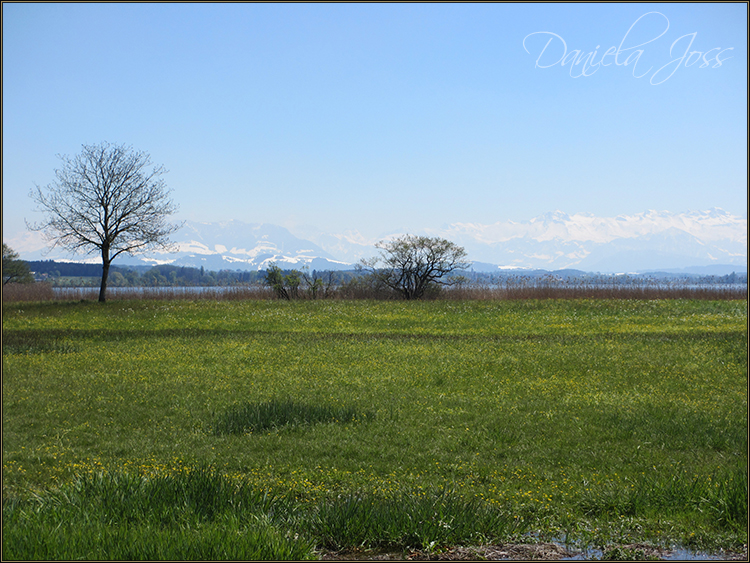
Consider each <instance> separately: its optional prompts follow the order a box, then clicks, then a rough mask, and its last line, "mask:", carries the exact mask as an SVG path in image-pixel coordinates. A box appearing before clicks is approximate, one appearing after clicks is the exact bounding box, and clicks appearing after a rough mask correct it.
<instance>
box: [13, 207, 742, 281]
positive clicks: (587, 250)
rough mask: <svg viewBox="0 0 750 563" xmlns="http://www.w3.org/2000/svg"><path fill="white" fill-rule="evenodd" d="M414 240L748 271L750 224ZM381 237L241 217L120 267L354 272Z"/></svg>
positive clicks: (543, 257)
mask: <svg viewBox="0 0 750 563" xmlns="http://www.w3.org/2000/svg"><path fill="white" fill-rule="evenodd" d="M400 234H404V233H387V234H385V235H384V236H383V237H382V238H383V239H386V240H387V239H390V238H394V237H397V236H399V235H400ZM415 234H425V235H429V236H440V237H443V238H447V239H449V240H451V241H453V242H455V243H456V244H459V245H461V246H463V247H464V248H466V251H467V252H468V255H469V258H470V259H471V260H473V261H474V268H475V270H476V271H498V270H502V269H511V268H512V269H543V270H549V271H553V270H563V269H568V268H573V269H577V270H582V271H589V272H602V273H616V272H644V271H649V270H651V271H655V270H659V271H667V270H673V271H674V270H683V271H684V270H685V269H686V268H688V269H691V268H692V270H693V271H696V272H698V271H699V270H701V269H702V270H704V271H707V270H706V269H710V268H713V269H714V270H716V273H717V274H718V273H731V271H733V270H736V271H738V272H739V271H747V219H743V218H740V217H737V216H734V215H732V214H730V213H728V212H726V211H724V210H721V209H716V208H715V209H711V210H708V211H703V212H687V213H669V212H663V211H662V212H659V211H647V212H644V213H640V214H636V215H629V216H627V215H621V216H617V217H596V216H594V215H591V214H584V213H577V214H574V215H568V214H566V213H563V212H561V211H555V212H551V213H546V214H544V215H541V216H539V217H535V218H533V219H530V220H528V221H520V222H515V221H506V222H497V223H493V224H490V225H481V224H474V223H453V224H449V225H444V226H443V227H441V228H438V229H423V230H421V231H415ZM378 240H380V239H372V238H367V237H365V236H363V235H362V234H361V233H359V232H357V231H348V232H345V233H328V232H325V231H322V230H319V229H316V228H306V229H299V230H298V231H297V233H296V234H295V233H292V232H291V231H290V230H289V229H286V228H284V227H280V226H277V225H270V224H258V223H245V222H242V221H237V220H233V221H226V222H218V223H201V222H196V221H187V222H186V223H185V224H184V226H183V227H182V228H181V229H180V230H179V231H178V232H177V233H175V235H174V236H173V241H174V242H175V247H176V252H174V253H163V252H162V253H159V252H154V253H151V254H149V255H146V256H139V257H127V256H121V257H119V258H118V259H117V263H120V264H174V265H178V266H194V267H200V266H204V267H205V268H206V269H210V270H221V269H231V270H257V269H261V270H263V269H266V268H267V267H268V265H269V264H270V263H272V262H273V263H276V264H277V265H279V266H280V267H281V268H285V269H289V268H297V269H300V268H303V267H308V268H310V269H311V270H314V269H317V270H342V269H351V268H352V267H353V265H354V264H355V263H357V262H358V261H359V260H360V259H361V258H367V257H371V256H374V255H376V254H377V252H378V251H377V249H376V248H375V246H374V245H375V244H376V243H377V242H378ZM13 242H14V241H10V245H11V247H13V248H14V249H16V250H17V251H19V253H21V256H22V258H24V259H27V260H34V259H41V258H52V259H60V258H67V259H71V257H69V256H64V255H63V254H62V253H60V252H57V253H49V254H48V255H44V254H43V253H42V252H40V251H39V249H38V248H39V247H38V244H37V248H36V249H34V250H31V251H28V250H25V249H24V248H23V246H24V243H25V241H24V240H19V241H18V242H19V243H21V247H20V248H19V247H16V246H14V244H13ZM72 259H76V258H72ZM77 261H81V260H80V259H78V260H77ZM92 261H97V260H96V258H94V259H93V260H92ZM717 268H718V269H717Z"/></svg>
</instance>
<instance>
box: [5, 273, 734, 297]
mask: <svg viewBox="0 0 750 563" xmlns="http://www.w3.org/2000/svg"><path fill="white" fill-rule="evenodd" d="M98 297H99V288H96V287H59V288H54V289H53V287H52V285H51V284H49V283H47V282H44V283H34V284H7V285H5V286H3V302H13V301H82V300H83V301H95V300H97V299H98ZM275 298H276V294H275V293H274V291H273V289H271V288H270V287H265V286H257V285H253V286H250V285H243V286H225V287H218V286H217V287H112V288H109V289H108V290H107V299H108V300H110V301H123V300H164V301H173V300H211V301H240V300H249V299H260V300H265V299H275ZM297 298H298V299H314V298H317V299H344V300H357V299H375V300H392V299H396V300H397V299H400V297H399V295H397V294H396V293H395V292H393V291H392V290H388V289H387V288H382V287H368V286H367V285H366V284H362V283H349V284H344V285H341V286H338V287H336V288H331V289H330V290H327V291H326V292H325V293H323V292H320V293H319V294H317V295H315V296H314V295H312V294H311V293H309V292H305V291H301V292H299V294H298V297H297ZM426 298H429V299H445V300H463V299H465V300H520V299H643V300H651V299H706V300H717V299H721V300H726V299H747V285H739V284H705V285H690V284H688V283H685V284H681V283H658V282H654V283H650V282H643V283H636V284H615V283H588V282H572V283H570V282H557V283H550V282H538V281H536V280H533V279H521V280H514V281H512V282H509V283H505V284H502V285H476V284H474V285H471V284H466V285H461V286H454V287H444V288H436V290H435V291H433V292H430V294H429V295H428V296H427V297H426Z"/></svg>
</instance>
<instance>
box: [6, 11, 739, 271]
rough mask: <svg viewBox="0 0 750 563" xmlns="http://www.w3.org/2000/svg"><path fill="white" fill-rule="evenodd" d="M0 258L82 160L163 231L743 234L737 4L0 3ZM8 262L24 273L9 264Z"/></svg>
mask: <svg viewBox="0 0 750 563" xmlns="http://www.w3.org/2000/svg"><path fill="white" fill-rule="evenodd" d="M2 11H3V18H2V24H3V37H2V41H3V49H2V58H3V67H2V72H3V82H2V84H3V97H2V102H3V110H2V112H3V113H2V127H3V143H2V153H3V154H2V194H3V239H4V240H6V241H8V240H11V241H16V242H18V243H19V244H20V241H21V240H22V238H23V237H24V236H25V234H26V235H27V233H28V231H27V229H26V223H25V221H29V222H31V223H33V222H37V221H40V220H41V219H42V218H43V216H42V215H41V214H40V213H39V212H37V211H35V205H34V203H33V201H32V200H31V199H30V197H29V192H30V190H31V189H33V188H34V187H35V186H37V185H38V186H46V185H48V184H49V183H50V182H52V181H53V180H54V178H55V169H56V168H59V167H60V166H61V164H62V161H61V160H60V158H59V155H69V156H74V155H76V154H78V153H79V152H80V151H81V147H82V145H84V144H86V145H90V144H96V143H99V142H102V141H107V142H110V143H114V144H124V145H126V146H132V147H133V148H134V149H135V150H141V151H145V152H147V153H148V154H150V155H151V159H152V161H153V162H154V163H155V164H162V165H164V166H165V167H166V169H167V170H168V171H169V172H168V173H167V174H166V175H165V176H164V180H165V181H166V184H167V186H168V187H169V188H170V189H171V190H172V197H173V199H174V201H175V203H177V204H178V206H179V211H178V213H177V214H176V215H175V216H174V220H175V221H179V220H192V221H204V222H217V221H228V220H232V219H237V220H242V221H246V222H250V223H272V224H276V225H281V226H284V227H287V228H289V229H290V230H292V232H295V231H297V232H301V231H304V230H305V229H309V228H311V227H315V228H318V229H321V230H323V231H326V232H329V233H340V232H345V231H358V232H359V233H362V234H363V235H364V236H368V237H378V236H381V235H383V234H385V233H389V232H394V231H395V232H417V231H420V230H423V229H427V228H439V227H441V226H445V225H450V224H453V223H473V224H492V223H495V222H498V221H509V220H514V221H522V220H528V219H530V218H532V217H535V216H538V215H540V214H543V213H546V212H549V211H555V210H560V211H563V212H566V213H570V214H574V213H591V214H594V215H597V216H604V217H614V216H617V215H622V214H636V213H641V212H644V211H647V210H651V209H654V210H660V211H671V212H675V213H680V212H685V211H701V210H707V209H710V208H714V207H719V208H722V209H724V210H726V211H729V212H731V213H733V214H735V215H737V216H739V217H744V218H746V217H747V181H748V178H747V164H748V163H747V149H748V148H747V134H748V131H747V104H748V97H747V95H748V93H747V5H746V4H744V3H724V4H719V3H703V4H692V3H684V4H648V3H627V4H610V3H606V4H604V3H603V4H502V3H500V4H345V5H339V4H234V3H231V4H203V3H201V4H153V3H126V4H95V3H71V4H27V3H18V4H13V3H3V5H2ZM21 255H22V257H23V253H22V254H21Z"/></svg>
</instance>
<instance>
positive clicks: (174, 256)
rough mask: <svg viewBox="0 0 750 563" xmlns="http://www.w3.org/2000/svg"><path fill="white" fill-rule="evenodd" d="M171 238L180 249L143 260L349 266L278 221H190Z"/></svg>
mask: <svg viewBox="0 0 750 563" xmlns="http://www.w3.org/2000/svg"><path fill="white" fill-rule="evenodd" d="M172 239H173V240H174V242H175V247H176V249H177V252H175V253H161V254H156V253H154V254H152V255H151V257H149V258H145V259H144V260H145V261H151V262H152V263H155V264H157V263H161V264H164V263H169V264H174V265H176V266H196V267H197V266H204V267H205V268H207V269H211V270H221V269H231V270H265V269H266V268H267V267H268V265H269V264H270V263H275V264H277V265H278V266H279V267H280V268H302V267H305V266H307V267H309V268H310V269H311V270H314V269H318V270H338V269H348V268H349V267H350V265H349V264H347V263H345V262H342V261H340V260H336V258H334V256H332V255H331V254H330V253H328V252H326V251H325V250H323V249H322V248H320V247H319V246H318V245H316V244H314V243H312V242H310V241H308V240H304V239H301V238H298V237H296V236H294V235H293V234H292V233H290V232H289V231H288V230H287V229H285V228H284V227H278V226H276V225H268V224H254V223H243V222H242V221H227V222H222V223H197V222H193V221H188V222H186V223H185V224H184V225H183V227H182V228H181V229H180V230H179V231H178V232H177V233H176V234H175V235H174V236H173V237H172Z"/></svg>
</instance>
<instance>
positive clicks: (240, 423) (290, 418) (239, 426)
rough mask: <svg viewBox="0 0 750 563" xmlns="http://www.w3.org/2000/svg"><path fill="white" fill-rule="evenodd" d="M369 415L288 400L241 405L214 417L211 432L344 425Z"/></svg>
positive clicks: (238, 432) (371, 416)
mask: <svg viewBox="0 0 750 563" xmlns="http://www.w3.org/2000/svg"><path fill="white" fill-rule="evenodd" d="M372 418H373V415H372V413H365V414H364V415H362V414H360V413H359V412H358V410H357V409H356V408H355V407H352V406H332V405H307V404H304V403H297V402H295V401H292V400H289V399H287V400H275V399H272V400H270V401H263V402H258V403H244V404H241V405H235V406H232V407H230V408H228V409H227V410H226V411H225V412H223V413H221V414H220V415H218V416H216V420H215V422H214V425H213V427H214V432H215V433H216V434H217V435H219V434H244V433H247V432H262V431H264V430H269V429H279V428H284V427H289V426H303V425H310V424H322V423H333V422H335V423H347V422H355V421H358V420H369V419H372Z"/></svg>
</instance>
